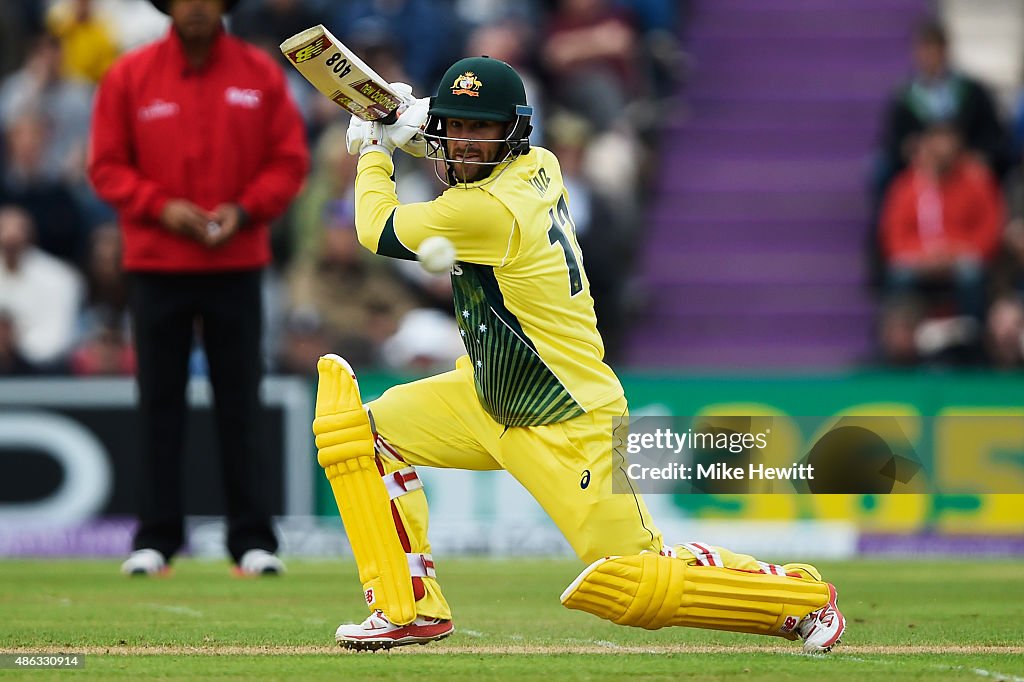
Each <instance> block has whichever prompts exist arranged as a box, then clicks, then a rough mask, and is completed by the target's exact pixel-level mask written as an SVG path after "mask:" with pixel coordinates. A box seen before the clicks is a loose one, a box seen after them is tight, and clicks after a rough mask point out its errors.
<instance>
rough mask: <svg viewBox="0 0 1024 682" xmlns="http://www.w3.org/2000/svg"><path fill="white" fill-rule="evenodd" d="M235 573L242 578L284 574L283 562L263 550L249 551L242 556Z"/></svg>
mask: <svg viewBox="0 0 1024 682" xmlns="http://www.w3.org/2000/svg"><path fill="white" fill-rule="evenodd" d="M235 573H236V574H237V575H239V576H243V577H253V576H260V575H281V574H282V573H284V562H283V561H281V559H279V558H278V557H277V555H276V554H273V553H271V552H268V551H267V550H265V549H250V550H249V551H247V552H246V553H245V554H243V555H242V559H241V561H239V562H238V566H236V567H235Z"/></svg>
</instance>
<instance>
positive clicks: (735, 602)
mask: <svg viewBox="0 0 1024 682" xmlns="http://www.w3.org/2000/svg"><path fill="white" fill-rule="evenodd" d="M828 600H829V592H828V584H827V583H821V582H816V581H812V580H802V579H800V578H791V577H787V576H776V575H765V574H761V573H754V572H748V571H740V570H734V569H729V568H718V567H713V566H688V565H687V563H686V562H685V561H682V560H680V559H678V558H674V557H665V556H661V555H658V554H654V553H653V552H648V553H644V554H638V555H634V556H624V557H607V558H604V559H600V560H598V561H595V562H594V563H593V564H591V565H590V566H588V567H587V568H586V569H585V570H584V571H583V573H581V574H580V576H579V577H578V578H576V580H575V581H573V583H572V584H571V585H569V587H568V588H567V589H566V590H565V592H563V593H562V604H563V605H565V606H566V607H568V608H570V609H579V610H580V611H586V612H587V613H591V614H593V615H595V616H600V617H601V618H605V619H607V620H610V621H612V622H613V623H617V624H619V625H633V626H636V627H642V628H647V629H648V630H657V629H658V628H662V627H665V626H666V625H681V626H684V627H694V628H707V629H711V630H729V631H732V632H746V633H750V634H756V635H776V636H778V637H786V638H787V639H796V637H797V634H796V625H797V624H798V623H799V622H800V619H801V618H803V617H804V616H806V615H807V614H809V613H810V612H812V611H816V610H818V609H820V608H821V607H823V606H825V604H827V603H828Z"/></svg>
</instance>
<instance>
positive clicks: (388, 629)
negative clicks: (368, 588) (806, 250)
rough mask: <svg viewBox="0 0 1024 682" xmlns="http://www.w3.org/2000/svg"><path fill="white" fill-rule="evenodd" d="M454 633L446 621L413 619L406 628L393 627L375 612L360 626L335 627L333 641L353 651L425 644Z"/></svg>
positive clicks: (352, 624) (345, 625) (381, 615)
mask: <svg viewBox="0 0 1024 682" xmlns="http://www.w3.org/2000/svg"><path fill="white" fill-rule="evenodd" d="M453 632H455V626H454V625H452V622H451V621H450V620H441V619H439V618H424V617H422V616H417V617H416V620H414V621H413V622H411V623H409V624H408V625H395V624H394V623H392V622H391V621H390V620H388V619H387V616H385V615H384V612H383V611H381V610H380V609H377V610H376V611H374V612H373V613H371V614H370V615H369V617H367V619H366V620H364V621H363V622H362V623H346V624H344V625H339V626H338V631H337V632H335V633H334V639H335V640H337V642H338V646H340V647H342V648H345V649H355V650H356V651H376V650H377V649H391V648H392V647H396V646H405V645H406V644H427V643H429V642H436V641H437V640H439V639H444V638H445V637H447V636H448V635H450V634H452V633H453Z"/></svg>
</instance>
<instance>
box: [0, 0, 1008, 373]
mask: <svg viewBox="0 0 1024 682" xmlns="http://www.w3.org/2000/svg"><path fill="white" fill-rule="evenodd" d="M686 8H687V3H686V2H677V1H673V0H528V1H515V0H486V1H484V0H350V1H347V2H343V3H341V2H330V1H329V0H242V1H241V2H240V3H239V5H238V6H237V7H236V9H235V10H234V11H233V12H232V14H231V15H230V19H229V29H230V30H231V31H232V32H233V33H235V34H237V35H239V36H241V37H242V38H244V39H246V40H248V41H250V42H252V43H255V44H257V45H259V46H261V47H263V48H265V49H266V50H267V51H268V52H269V53H271V54H273V55H274V56H275V57H276V58H278V59H280V60H281V65H282V68H283V69H285V72H286V74H287V77H288V79H289V82H290V88H291V93H292V96H293V97H294V99H295V101H296V103H297V104H298V106H299V109H300V111H301V113H302V115H303V118H304V121H305V125H306V128H307V132H308V141H309V145H310V148H311V150H312V152H313V159H314V163H313V167H312V170H311V172H310V174H309V176H308V177H307V178H306V181H305V185H304V189H303V191H302V193H301V195H300V196H299V198H298V199H297V200H296V201H295V202H294V204H293V205H292V207H291V209H290V210H289V211H288V213H287V214H286V215H285V216H284V217H283V218H282V219H280V220H279V221H278V224H277V225H276V226H275V230H274V236H273V243H274V264H273V267H272V268H270V269H269V271H268V272H267V274H266V277H265V293H266V296H265V299H266V307H267V319H268V322H269V324H268V326H267V329H268V331H267V337H266V339H265V347H266V352H267V362H268V369H270V370H271V371H277V372H284V373H300V374H305V373H310V372H312V371H313V368H314V367H315V365H316V362H315V361H316V358H317V357H318V356H319V355H321V354H322V353H325V352H328V351H333V352H338V353H341V354H342V355H344V356H346V357H348V358H349V359H350V360H351V361H352V362H353V363H354V364H356V365H358V366H360V367H371V366H372V367H381V368H391V369H397V370H402V371H422V372H426V371H430V370H434V369H437V368H439V367H445V366H450V365H451V363H452V362H453V360H454V358H455V357H456V356H458V355H459V354H461V352H462V350H461V349H462V346H461V342H460V338H459V336H458V333H457V332H456V329H455V327H454V325H453V324H452V323H451V317H450V316H451V310H450V282H449V281H448V278H447V277H445V276H431V275H428V274H426V273H425V272H424V271H422V270H421V269H420V268H419V267H418V265H417V264H415V263H408V262H390V261H387V260H385V259H380V258H374V257H373V256H372V255H370V254H369V253H367V252H365V251H364V250H363V249H361V248H360V247H359V245H358V243H357V241H356V239H355V234H354V227H353V206H352V190H353V178H354V172H355V159H354V158H353V157H351V156H349V155H348V154H346V152H345V142H344V135H345V128H346V126H347V121H348V114H346V113H345V112H344V111H342V110H341V109H340V108H338V107H336V106H335V105H334V104H333V103H331V102H330V101H328V100H327V99H326V98H325V97H323V96H322V95H320V94H319V93H318V92H316V91H315V90H314V89H313V88H312V87H311V86H310V85H309V84H308V83H306V81H305V80H304V79H303V78H302V77H301V76H300V75H299V74H298V73H297V72H296V71H295V70H294V69H291V68H289V67H288V66H287V65H286V64H285V63H284V61H283V58H281V55H280V53H279V51H278V48H277V45H278V44H279V43H280V42H281V41H282V40H283V39H284V38H286V37H288V36H290V35H292V34H294V33H296V32H298V31H300V30H302V29H304V28H307V27H309V26H311V25H314V24H317V23H323V24H325V25H326V26H328V27H329V28H331V29H332V31H333V32H334V33H335V34H337V35H338V36H339V37H340V38H341V39H343V40H345V41H346V43H347V44H348V45H349V46H350V47H352V48H353V49H354V50H355V51H356V52H357V53H359V54H360V55H362V57H363V58H364V60H365V61H366V62H367V63H369V64H371V65H372V66H373V67H374V68H375V69H377V70H378V71H379V72H380V73H381V74H382V75H383V76H384V77H385V78H387V79H388V80H390V81H401V82H406V83H409V84H411V85H412V86H413V88H414V92H415V93H417V94H419V95H425V94H428V93H431V92H433V91H434V90H435V89H436V87H437V86H438V82H437V80H438V78H439V77H440V74H441V72H442V71H443V69H444V67H445V66H446V65H447V64H450V63H451V62H452V61H453V60H454V59H456V58H458V57H460V56H462V55H464V54H487V55H490V56H492V57H497V58H500V59H503V60H505V61H507V62H509V63H510V64H512V65H513V66H515V67H516V69H517V70H518V71H519V72H520V73H521V74H523V76H524V80H525V81H526V83H527V88H528V95H529V98H530V100H531V102H532V103H533V104H534V106H535V109H536V115H535V116H534V131H533V134H532V140H533V141H534V142H535V143H537V144H541V145H544V146H546V147H548V148H550V149H552V150H553V151H554V152H555V153H556V154H557V156H558V158H559V159H560V161H561V164H562V171H563V174H564V176H565V181H566V186H567V187H568V189H569V191H570V195H571V197H572V199H573V204H572V210H573V215H574V219H575V222H576V230H577V234H578V236H579V240H580V242H581V245H582V247H583V250H584V252H585V253H586V262H587V266H588V268H587V270H588V274H589V276H590V279H591V285H592V290H593V294H594V298H595V301H596V309H597V314H598V322H599V326H600V328H601V331H602V334H603V335H604V338H605V342H606V346H607V350H608V356H609V358H610V359H611V360H612V361H613V362H614V361H615V360H616V359H617V358H618V353H619V351H620V348H621V344H622V335H623V332H624V330H625V329H626V327H627V316H628V311H629V308H630V301H631V287H630V282H631V277H630V271H631V267H630V266H631V262H632V260H633V256H634V250H635V248H636V247H635V244H637V243H638V242H639V241H640V240H641V239H642V234H643V229H644V224H643V206H644V203H645V198H646V188H648V187H650V186H651V184H652V182H651V179H652V176H653V174H654V173H656V172H657V171H656V169H657V154H656V152H657V144H656V130H657V123H658V121H659V120H660V119H661V118H662V117H663V116H664V115H666V112H667V111H668V110H669V105H668V99H667V97H668V96H670V95H671V94H672V93H675V92H677V91H678V89H679V85H680V84H681V82H682V81H683V79H684V72H685V68H684V64H685V59H684V52H683V49H682V45H681V44H680V41H679V36H680V35H682V31H681V27H682V24H683V23H684V21H685V19H686ZM166 30H167V26H166V20H165V18H164V17H163V16H162V15H161V14H159V13H158V12H156V11H155V10H154V9H153V8H152V7H151V6H150V4H149V3H148V2H147V1H146V0H5V2H4V3H0V128H2V135H3V146H2V154H0V375H14V374H18V375H24V374H62V373H72V374H78V375H119V374H120V375H129V374H131V373H132V372H133V371H134V358H133V354H132V350H131V343H130V334H131V324H130V320H129V319H128V315H127V313H126V307H127V306H126V301H127V287H128V283H127V282H126V279H125V276H124V275H123V274H122V272H121V269H120V264H119V258H120V235H119V229H118V226H117V223H116V219H115V216H114V213H113V211H112V210H111V209H110V207H109V206H107V205H105V204H104V203H103V202H102V201H101V200H99V199H98V198H97V196H96V195H95V193H94V191H93V189H92V188H91V187H90V185H89V183H88V181H87V179H86V177H85V170H84V169H85V161H86V155H87V149H86V141H87V139H88V132H89V125H90V114H91V107H92V98H93V95H94V92H95V88H96V85H97V83H98V82H99V81H100V79H101V78H102V77H103V74H104V73H105V71H106V69H107V68H108V67H109V66H110V64H111V63H112V62H113V61H114V60H115V59H116V57H117V56H118V55H119V54H121V53H123V52H124V51H126V50H130V49H133V48H134V47H137V46H139V45H141V44H143V43H145V42H148V41H150V40H153V39H155V38H157V37H159V36H160V35H161V34H162V33H163V32H164V31H166ZM909 47H910V48H911V50H912V53H913V57H914V72H913V74H911V75H910V77H909V78H907V79H905V81H903V82H901V77H902V76H903V74H896V73H894V74H892V76H893V79H892V80H893V86H894V91H893V95H892V99H891V101H890V102H889V103H888V106H887V109H886V113H885V116H884V118H883V120H881V121H879V148H878V154H877V158H878V163H877V164H876V165H875V171H874V173H873V176H872V178H871V193H870V195H871V196H870V198H869V201H870V204H871V207H872V216H873V218H872V226H871V230H870V239H869V242H870V244H871V247H870V259H869V260H870V263H871V271H872V273H873V277H872V280H873V284H874V285H875V287H876V291H877V292H878V300H879V315H878V347H879V351H880V352H879V358H880V361H881V362H882V363H884V364H891V365H900V366H907V365H919V364H928V363H936V362H937V363H941V364H949V363H954V364H975V365H978V364H990V365H994V366H997V367H1004V368H1010V367H1018V366H1021V365H1024V341H1022V340H1024V173H1022V172H1021V170H1020V168H1021V161H1022V158H1024V98H1022V99H1021V101H1020V102H1018V104H1017V106H1016V110H1015V111H1009V112H1008V111H1005V110H1004V109H1005V107H1004V108H1001V107H1000V106H999V105H998V104H997V102H996V99H995V98H994V97H993V96H992V94H991V93H990V92H989V90H988V89H987V88H986V86H985V85H983V84H982V82H981V81H979V80H976V79H975V78H972V77H970V76H968V75H966V74H964V73H961V72H960V71H958V70H957V68H956V66H955V65H954V64H952V63H951V58H950V53H949V49H948V37H947V35H946V32H945V30H944V28H943V27H942V26H941V25H940V24H938V23H934V22H928V23H927V24H924V25H922V26H921V27H920V29H919V30H918V32H917V33H916V34H915V36H914V38H913V42H912V44H910V45H909ZM396 160H397V162H398V167H397V169H396V173H397V175H398V176H400V177H399V182H398V188H399V194H400V198H401V199H402V200H403V201H417V200H425V199H428V198H431V197H433V196H434V195H436V194H437V193H438V192H439V191H440V190H441V189H442V185H441V184H440V183H439V182H438V181H437V180H436V178H435V177H434V172H433V169H432V168H431V167H430V164H429V163H428V162H424V161H421V160H414V159H411V158H407V157H404V156H403V155H399V156H398V157H397V158H396ZM193 364H194V371H195V372H196V373H202V372H203V371H204V360H203V355H202V349H201V348H199V347H198V344H197V349H196V352H195V354H194V363H193Z"/></svg>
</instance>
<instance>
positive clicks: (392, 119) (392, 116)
mask: <svg viewBox="0 0 1024 682" xmlns="http://www.w3.org/2000/svg"><path fill="white" fill-rule="evenodd" d="M397 120H398V110H397V109H396V110H394V111H392V112H391V113H390V114H388V115H387V116H385V117H384V118H382V119H380V122H381V123H383V124H384V125H386V126H389V125H391V124H392V123H394V122H395V121H397Z"/></svg>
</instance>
